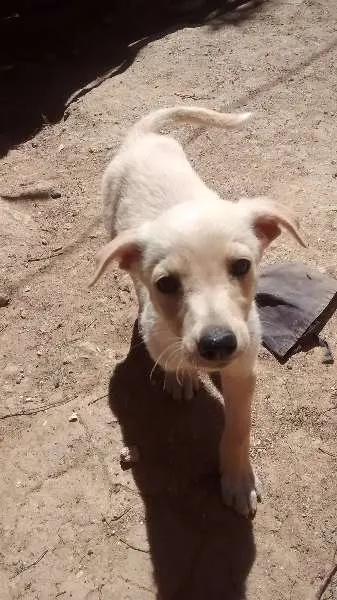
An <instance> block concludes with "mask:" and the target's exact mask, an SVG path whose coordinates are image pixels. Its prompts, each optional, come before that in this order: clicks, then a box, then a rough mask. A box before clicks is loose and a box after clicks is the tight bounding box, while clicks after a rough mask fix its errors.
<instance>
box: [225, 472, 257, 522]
mask: <svg viewBox="0 0 337 600" xmlns="http://www.w3.org/2000/svg"><path fill="white" fill-rule="evenodd" d="M221 492H222V499H223V501H224V503H225V504H226V505H227V506H231V507H232V508H234V510H235V511H236V512H237V513H239V514H240V515H242V516H244V517H246V518H249V519H253V518H254V516H255V513H256V510H257V503H258V502H260V501H261V497H262V486H261V482H260V480H259V478H258V477H257V475H256V474H255V473H254V471H253V469H252V468H251V467H250V466H249V467H248V468H247V469H246V470H245V471H241V472H237V473H235V475H231V476H229V475H228V474H227V473H223V474H222V477H221Z"/></svg>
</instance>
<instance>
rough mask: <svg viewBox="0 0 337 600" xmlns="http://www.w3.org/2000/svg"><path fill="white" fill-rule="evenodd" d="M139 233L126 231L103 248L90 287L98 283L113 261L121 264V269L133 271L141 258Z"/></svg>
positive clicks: (97, 259) (97, 257)
mask: <svg viewBox="0 0 337 600" xmlns="http://www.w3.org/2000/svg"><path fill="white" fill-rule="evenodd" d="M137 233H138V232H136V231H134V230H128V231H124V232H123V233H120V234H119V235H117V237H115V238H114V239H113V240H112V241H111V242H109V243H108V244H106V245H105V246H103V248H102V249H101V250H100V251H99V252H98V254H97V256H96V271H95V273H94V276H93V278H92V280H91V281H90V283H89V287H92V286H93V285H94V284H95V283H96V281H97V280H98V279H99V278H100V276H101V275H102V273H104V271H105V269H106V268H107V266H108V265H109V264H110V263H111V262H112V261H113V260H115V261H117V262H118V263H119V267H120V268H121V269H124V270H126V271H129V270H130V269H131V267H132V265H134V264H135V262H136V261H137V260H138V259H139V258H140V256H141V251H142V249H141V247H140V245H139V244H138V243H137Z"/></svg>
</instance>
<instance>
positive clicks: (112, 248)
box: [92, 198, 304, 370]
mask: <svg viewBox="0 0 337 600" xmlns="http://www.w3.org/2000/svg"><path fill="white" fill-rule="evenodd" d="M281 228H285V229H287V230H288V231H289V232H290V233H291V234H292V235H293V236H294V238H295V239H296V240H297V241H298V242H299V243H300V244H302V245H304V242H303V241H302V239H301V237H300V235H299V232H298V229H297V225H296V222H295V221H294V219H293V218H292V217H291V216H290V215H289V214H288V213H287V212H286V210H285V208H284V207H282V206H279V205H276V204H274V203H272V202H270V201H269V200H267V199H265V198H253V199H242V200H240V201H239V202H238V203H231V202H227V201H221V200H219V201H214V202H200V203H192V202H186V203H182V204H179V205H177V206H175V207H174V208H172V209H169V210H167V211H166V212H165V213H164V214H163V215H161V216H160V217H159V218H158V219H156V220H154V221H151V222H148V223H145V224H144V225H143V226H141V227H140V228H139V229H137V230H132V231H131V230H129V231H125V232H123V233H121V234H120V235H119V236H117V237H116V238H115V239H114V240H113V241H111V242H110V243H109V244H107V245H106V246H105V247H104V248H103V249H102V250H101V251H100V253H99V254H98V257H97V270H96V273H95V275H94V279H93V281H92V283H95V281H96V280H97V279H98V278H99V276H100V275H101V274H102V273H103V271H104V270H105V269H106V267H107V265H108V264H109V263H110V262H111V261H112V260H116V261H118V262H119V266H120V267H121V268H123V269H126V270H127V271H129V272H130V273H131V274H132V275H133V277H134V278H136V279H139V280H140V281H141V283H142V284H143V285H144V286H145V288H146V290H147V294H148V301H149V302H151V304H152V307H153V310H154V312H155V313H156V314H157V315H158V317H159V320H160V321H161V323H163V321H164V324H165V329H166V330H167V329H168V330H169V331H170V332H171V333H172V335H173V336H174V337H176V338H177V339H178V340H179V341H180V347H181V352H182V354H183V358H184V362H185V364H189V365H193V366H195V367H197V368H203V369H205V370H213V369H219V368H221V367H223V366H225V365H226V364H228V363H230V362H231V361H233V360H234V359H235V358H236V357H238V356H239V355H240V354H242V353H243V352H245V350H247V349H248V347H249V345H250V342H251V339H250V336H251V331H250V324H249V315H250V310H251V307H252V303H253V301H254V297H255V282H256V268H257V265H258V263H259V261H260V259H261V256H262V254H263V252H264V250H265V249H266V248H267V247H268V245H269V244H270V243H271V242H272V241H273V240H274V239H275V238H276V237H277V236H278V235H279V234H280V233H281Z"/></svg>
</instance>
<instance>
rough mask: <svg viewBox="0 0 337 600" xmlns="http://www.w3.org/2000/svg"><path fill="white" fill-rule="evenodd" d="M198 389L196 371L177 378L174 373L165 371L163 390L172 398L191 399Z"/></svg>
mask: <svg viewBox="0 0 337 600" xmlns="http://www.w3.org/2000/svg"><path fill="white" fill-rule="evenodd" d="M198 389H199V378H198V374H197V373H186V374H184V375H183V377H181V378H180V379H178V378H177V377H176V374H175V373H165V381H164V391H165V392H166V393H167V394H169V395H170V396H171V397H172V398H173V399H174V400H181V401H184V400H185V401H189V400H192V398H193V396H195V394H196V392H197V391H198Z"/></svg>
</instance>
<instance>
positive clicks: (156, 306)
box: [92, 107, 304, 516]
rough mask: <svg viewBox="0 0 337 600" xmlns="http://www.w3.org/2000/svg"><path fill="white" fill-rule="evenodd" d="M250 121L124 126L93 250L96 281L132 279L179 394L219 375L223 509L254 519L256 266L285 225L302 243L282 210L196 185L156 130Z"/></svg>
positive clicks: (172, 116)
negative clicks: (201, 377)
mask: <svg viewBox="0 0 337 600" xmlns="http://www.w3.org/2000/svg"><path fill="white" fill-rule="evenodd" d="M249 116H250V114H249V113H242V114H222V113H218V112H215V111H212V110H207V109H203V108H198V107H175V108H167V109H161V110H157V111H156V112H153V113H151V114H150V115H148V116H146V117H145V118H143V119H141V120H140V121H139V122H138V123H136V125H134V126H133V127H132V128H131V131H130V133H129V135H128V136H127V139H126V141H125V143H124V145H123V146H122V148H121V149H120V151H119V153H118V154H117V156H116V157H115V158H114V159H113V161H112V162H111V163H110V165H109V166H108V168H107V170H106V173H105V175H104V179H103V196H104V217H105V224H106V227H107V230H108V233H109V237H110V239H112V241H110V242H109V243H108V244H107V245H106V246H105V247H104V248H103V249H102V250H101V251H100V252H99V254H98V257H97V270H96V273H95V275H94V278H93V281H92V284H93V283H95V281H96V280H97V279H98V278H99V276H100V275H101V274H102V273H103V271H104V270H105V269H106V267H107V266H108V264H109V263H110V262H111V261H113V260H115V261H117V262H118V263H119V266H120V267H121V268H122V269H125V270H127V271H128V272H129V273H130V275H131V277H132V279H133V282H134V285H135V288H136V291H137V294H138V298H139V307H140V308H139V323H140V329H141V334H142V336H143V339H144V341H145V344H146V346H147V348H148V351H149V353H150V355H151V357H152V359H153V360H154V361H155V363H156V364H159V365H160V366H161V367H162V369H163V370H164V372H165V373H166V388H167V389H169V390H170V391H171V392H172V393H173V395H174V396H178V395H179V394H182V395H184V396H185V397H187V398H189V397H191V396H192V395H193V392H194V390H195V389H196V387H197V383H198V371H201V370H202V371H206V372H211V371H218V372H219V373H220V378H221V384H222V388H223V394H224V399H225V403H226V426H225V431H224V433H223V436H222V440H221V444H220V467H221V475H222V477H221V483H222V493H223V499H224V501H225V503H226V504H228V505H232V506H234V507H235V509H236V510H237V511H238V512H239V513H241V514H244V515H246V516H248V515H253V514H254V513H255V511H256V506H257V500H258V499H259V494H260V492H259V489H258V487H259V485H258V481H257V479H256V477H255V475H254V471H253V469H252V467H251V465H250V461H249V437H250V423H251V402H252V397H253V393H254V387H255V373H254V369H255V362H256V357H257V352H258V348H259V344H260V327H259V320H258V315H257V311H256V307H255V304H254V296H255V283H256V267H257V264H258V263H259V261H260V258H261V256H262V253H263V251H264V250H265V248H266V247H267V246H268V245H269V244H270V242H271V241H272V240H273V239H275V238H276V237H277V236H278V235H279V234H280V232H281V229H280V228H281V227H284V228H285V229H287V230H288V231H289V232H290V233H291V234H292V235H293V236H294V237H295V238H296V240H297V241H298V242H299V243H300V244H302V245H304V243H303V241H302V239H301V237H300V235H299V233H298V230H297V226H296V222H295V221H294V219H293V218H292V217H291V216H290V215H289V214H287V212H286V210H285V209H284V207H282V206H277V205H276V204H274V203H272V202H270V201H269V200H267V199H265V198H253V199H242V200H240V201H239V202H237V203H233V202H229V201H226V200H222V199H221V198H220V197H219V196H218V195H217V194H216V193H215V192H214V191H212V190H210V189H209V188H208V187H206V185H205V184H204V183H203V182H202V181H201V179H200V178H199V177H198V175H197V174H196V173H195V171H194V170H193V168H192V166H191V165H190V163H189V162H188V160H187V158H186V156H185V154H184V151H183V149H182V147H181V146H180V144H179V143H178V142H177V141H175V140H174V139H172V138H170V137H167V136H164V135H160V134H159V133H156V132H159V130H160V128H161V127H162V126H163V125H165V124H166V123H167V122H169V121H174V122H179V123H182V122H189V123H196V124H198V125H200V124H202V125H211V126H216V127H222V128H230V127H235V126H237V125H238V124H240V123H241V122H243V121H245V120H246V119H247V118H248V117H249Z"/></svg>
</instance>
